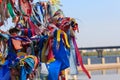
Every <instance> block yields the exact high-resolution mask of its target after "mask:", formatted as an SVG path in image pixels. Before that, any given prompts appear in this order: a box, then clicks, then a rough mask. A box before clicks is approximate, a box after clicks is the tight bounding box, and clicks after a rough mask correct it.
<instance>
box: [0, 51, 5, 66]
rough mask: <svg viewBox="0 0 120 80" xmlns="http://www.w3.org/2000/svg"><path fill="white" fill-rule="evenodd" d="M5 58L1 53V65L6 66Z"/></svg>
mask: <svg viewBox="0 0 120 80" xmlns="http://www.w3.org/2000/svg"><path fill="white" fill-rule="evenodd" d="M4 62H5V58H4V57H3V56H2V53H0V63H1V64H4Z"/></svg>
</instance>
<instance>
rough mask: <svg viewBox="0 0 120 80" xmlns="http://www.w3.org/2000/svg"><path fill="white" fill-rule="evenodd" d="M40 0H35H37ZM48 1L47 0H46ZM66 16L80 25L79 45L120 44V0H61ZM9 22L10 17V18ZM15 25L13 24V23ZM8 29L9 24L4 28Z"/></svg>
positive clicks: (77, 35)
mask: <svg viewBox="0 0 120 80" xmlns="http://www.w3.org/2000/svg"><path fill="white" fill-rule="evenodd" d="M37 1H40V0H34V2H37ZM46 1H47V0H46ZM60 2H61V4H62V7H60V8H61V9H62V10H63V12H64V14H65V16H67V17H71V18H75V19H76V20H77V23H78V25H79V30H80V32H79V33H76V40H77V43H78V46H79V47H99V46H119V45H120V37H119V34H120V0H60ZM8 22H9V24H10V25H11V24H12V23H10V19H9V21H8ZM12 25H13V24H12ZM4 29H5V30H7V29H8V25H6V27H5V28H4Z"/></svg>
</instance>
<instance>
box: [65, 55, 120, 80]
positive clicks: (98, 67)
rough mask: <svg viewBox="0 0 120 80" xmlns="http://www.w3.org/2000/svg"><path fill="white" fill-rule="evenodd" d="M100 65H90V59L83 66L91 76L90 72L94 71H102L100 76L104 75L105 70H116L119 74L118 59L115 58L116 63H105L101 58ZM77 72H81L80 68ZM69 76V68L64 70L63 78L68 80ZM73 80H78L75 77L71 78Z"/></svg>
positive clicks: (119, 60) (119, 63)
mask: <svg viewBox="0 0 120 80" xmlns="http://www.w3.org/2000/svg"><path fill="white" fill-rule="evenodd" d="M101 60H102V61H101V62H102V63H101V64H91V59H90V58H88V59H87V64H86V65H85V67H86V69H87V70H88V71H89V73H90V74H91V71H95V70H102V74H105V72H106V70H108V69H118V70H117V71H118V73H120V69H119V68H120V58H119V57H116V63H105V58H104V57H103V58H102V59H101ZM78 70H79V72H80V71H82V69H81V67H78ZM68 75H69V68H68V69H66V70H65V78H66V80H69V78H68ZM72 77H73V80H78V79H77V75H74V76H72Z"/></svg>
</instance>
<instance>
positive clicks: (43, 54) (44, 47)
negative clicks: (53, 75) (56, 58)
mask: <svg viewBox="0 0 120 80" xmlns="http://www.w3.org/2000/svg"><path fill="white" fill-rule="evenodd" d="M47 47H48V40H47V41H46V43H45V44H44V46H43V49H42V53H41V61H42V62H46V61H47V58H46V55H45V52H46V50H47Z"/></svg>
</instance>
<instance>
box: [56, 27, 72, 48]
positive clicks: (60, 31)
mask: <svg viewBox="0 0 120 80" xmlns="http://www.w3.org/2000/svg"><path fill="white" fill-rule="evenodd" d="M61 34H63V35H64V37H65V41H64V42H65V43H66V46H67V47H68V48H70V45H69V43H68V37H67V34H66V33H65V32H64V31H62V30H61V29H59V30H58V31H57V41H58V42H60V35H61Z"/></svg>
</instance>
